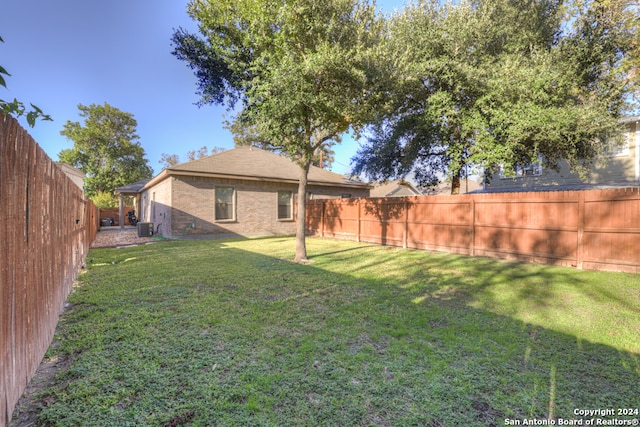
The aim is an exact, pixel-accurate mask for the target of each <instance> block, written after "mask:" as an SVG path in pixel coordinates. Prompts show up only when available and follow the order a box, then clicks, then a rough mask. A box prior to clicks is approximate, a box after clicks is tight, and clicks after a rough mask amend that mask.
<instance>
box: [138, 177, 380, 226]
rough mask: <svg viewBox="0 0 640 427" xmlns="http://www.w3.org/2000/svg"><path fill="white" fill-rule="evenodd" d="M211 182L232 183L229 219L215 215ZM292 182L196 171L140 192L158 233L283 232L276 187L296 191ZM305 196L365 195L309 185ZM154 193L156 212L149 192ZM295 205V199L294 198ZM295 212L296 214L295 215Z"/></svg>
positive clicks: (287, 223) (147, 216)
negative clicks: (202, 174)
mask: <svg viewBox="0 0 640 427" xmlns="http://www.w3.org/2000/svg"><path fill="white" fill-rule="evenodd" d="M216 187H232V188H234V190H235V191H234V205H235V207H234V213H235V217H234V218H233V219H231V220H216V218H215V194H216V190H215V189H216ZM297 187H298V186H297V184H289V183H278V182H265V181H253V180H235V179H222V178H209V177H196V176H172V177H169V178H167V179H165V180H163V181H161V182H160V183H158V184H157V185H155V186H153V187H152V188H150V189H148V190H146V191H145V192H144V193H143V195H142V204H143V205H144V208H143V209H144V211H143V214H144V215H145V217H144V218H145V221H149V222H152V223H154V227H157V225H160V228H159V233H160V234H161V235H162V236H164V237H168V238H179V237H183V236H185V235H212V234H213V235H216V234H217V235H237V236H251V235H287V234H295V232H296V226H295V220H293V219H284V220H283V219H278V192H279V191H290V192H292V194H293V195H294V196H295V195H296V192H297ZM308 192H309V193H310V197H311V198H312V199H314V198H316V199H317V198H339V197H342V196H347V195H348V196H349V197H367V196H368V195H369V190H368V189H357V188H351V187H344V188H341V187H324V186H314V185H310V186H309V188H308ZM153 193H155V211H156V212H155V213H156V217H155V219H154V217H153V213H152V209H153V208H152V205H153V203H151V202H152V197H153V196H152V195H153ZM293 209H295V200H294V201H293ZM294 217H295V216H294Z"/></svg>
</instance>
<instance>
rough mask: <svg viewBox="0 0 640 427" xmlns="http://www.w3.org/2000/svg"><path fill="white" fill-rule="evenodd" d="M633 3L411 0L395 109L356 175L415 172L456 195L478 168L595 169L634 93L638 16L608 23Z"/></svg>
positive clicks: (395, 43)
mask: <svg viewBox="0 0 640 427" xmlns="http://www.w3.org/2000/svg"><path fill="white" fill-rule="evenodd" d="M623 3H625V2H624V1H622V0H608V1H605V2H598V1H590V0H586V1H582V0H577V1H576V2H574V3H573V4H570V5H569V6H571V7H566V6H567V5H565V4H563V3H562V2H560V1H552V0H534V1H533V2H532V1H528V0H462V1H460V2H455V3H449V2H447V3H442V2H439V1H437V0H419V1H417V2H415V3H412V4H411V5H410V6H408V7H407V8H405V10H404V11H403V12H402V13H399V14H397V15H395V16H394V17H393V18H392V20H391V24H390V28H391V29H390V37H389V38H388V43H387V45H386V46H387V49H388V50H389V52H390V53H389V55H390V56H391V57H393V58H395V66H394V69H395V71H396V76H395V77H394V78H392V79H390V81H391V82H392V84H393V87H392V88H391V90H390V93H392V95H393V96H394V98H395V103H394V104H393V106H392V108H391V109H390V110H385V111H383V113H384V114H382V115H381V116H380V118H379V120H378V121H377V123H376V125H375V126H374V127H373V132H372V133H373V136H372V137H371V138H370V139H369V141H368V142H367V143H366V144H365V145H364V146H363V147H361V149H360V150H359V152H358V154H357V155H356V157H355V158H354V163H355V167H354V173H356V174H363V175H366V176H368V177H369V178H370V179H373V180H380V179H395V178H402V177H404V176H406V175H408V174H409V173H411V172H413V173H414V176H415V178H416V179H417V180H418V182H419V183H420V184H422V185H423V186H429V185H433V184H435V183H437V182H438V181H440V180H443V179H450V180H451V182H452V194H457V193H459V189H460V178H461V177H463V176H465V171H466V170H467V168H468V166H476V167H481V168H483V169H485V170H489V171H490V170H492V169H493V168H496V167H497V166H498V165H516V164H526V163H537V162H542V163H543V164H544V165H545V166H548V167H553V168H557V167H558V161H559V160H560V159H564V160H567V161H568V162H569V165H570V166H571V168H572V169H573V170H574V171H577V172H578V173H581V174H585V173H586V171H587V170H589V168H590V164H591V162H592V161H593V159H595V158H597V157H598V156H599V155H600V154H601V153H602V152H603V150H604V148H605V146H604V144H603V141H605V140H606V139H607V138H609V137H610V136H612V135H614V134H615V133H616V131H617V127H618V119H619V117H620V115H621V114H622V112H623V111H624V109H625V99H627V98H628V95H629V94H630V93H633V84H632V79H630V78H629V77H630V76H632V75H633V73H634V72H635V70H637V62H634V58H633V55H632V54H633V49H634V47H633V45H632V43H629V41H630V40H637V22H638V21H637V19H636V20H635V21H633V19H632V18H631V17H630V16H629V15H628V14H626V13H627V12H628V11H629V10H628V9H624V7H622V6H620V7H619V8H618V9H620V8H622V9H624V10H626V11H627V12H625V13H622V12H619V11H618V12H619V13H618V12H616V13H618V15H615V14H614V15H613V16H625V17H626V18H628V19H626V21H624V20H623V21H622V22H627V24H623V23H620V21H618V20H617V19H610V18H611V13H614V12H613V10H614V9H615V10H618V9H616V7H617V6H615V7H614V6H613V5H616V4H618V5H622V4H623ZM626 3H629V2H626ZM636 11H637V7H636ZM632 16H636V17H637V15H632ZM632 21H633V22H635V24H633V22H632ZM632 24H633V25H632ZM634 25H635V26H634ZM630 35H633V37H630ZM635 49H636V54H637V46H636V47H635ZM636 59H637V58H636ZM634 64H636V65H634ZM634 67H635V68H634ZM472 169H473V168H472Z"/></svg>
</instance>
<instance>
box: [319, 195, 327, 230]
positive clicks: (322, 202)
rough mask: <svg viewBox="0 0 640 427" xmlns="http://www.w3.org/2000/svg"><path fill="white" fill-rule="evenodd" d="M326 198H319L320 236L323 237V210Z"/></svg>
mask: <svg viewBox="0 0 640 427" xmlns="http://www.w3.org/2000/svg"><path fill="white" fill-rule="evenodd" d="M325 202H326V200H321V201H320V203H321V205H320V237H324V211H325V208H326V204H325Z"/></svg>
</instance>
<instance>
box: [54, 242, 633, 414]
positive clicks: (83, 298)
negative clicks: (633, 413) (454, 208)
mask: <svg viewBox="0 0 640 427" xmlns="http://www.w3.org/2000/svg"><path fill="white" fill-rule="evenodd" d="M292 243H293V240H292V239H271V240H260V241H257V240H229V241H210V242H170V243H167V244H164V245H162V246H157V247H153V246H152V247H137V248H128V249H119V250H100V251H93V252H92V254H91V256H92V257H93V265H89V272H88V273H87V274H86V275H85V276H84V277H83V283H84V286H83V287H82V288H80V289H78V291H77V292H76V293H75V294H74V295H73V296H72V303H73V304H76V305H75V308H74V309H73V310H71V311H70V312H69V313H68V314H67V315H66V316H65V318H64V321H63V322H62V323H61V330H60V332H59V336H60V338H61V341H60V343H59V345H58V351H61V352H66V353H67V354H74V355H75V356H74V360H73V362H72V364H71V366H70V368H69V371H68V372H67V373H66V374H65V375H63V376H62V377H61V379H60V382H59V385H58V386H57V387H56V388H54V389H52V390H49V391H48V392H46V393H45V394H46V395H47V399H48V402H49V403H50V405H49V406H48V407H47V408H45V409H44V410H43V412H42V416H41V419H42V420H43V421H44V422H49V423H51V424H52V425H73V424H78V423H82V424H84V425H116V424H127V423H132V424H136V425H163V424H166V423H169V422H171V420H176V419H181V418H180V417H181V416H183V415H184V414H189V417H188V418H189V420H188V423H189V425H211V424H217V425H238V424H245V425H246V424H251V425H285V424H287V425H383V426H386V425H427V426H441V425H445V426H449V425H451V426H454V425H465V426H486V425H505V419H506V418H509V419H519V420H522V419H524V418H527V419H532V418H536V419H545V418H548V417H551V418H554V417H561V418H564V419H571V418H576V417H575V416H574V415H573V411H574V410H575V409H578V408H587V409H597V408H618V407H620V408H622V407H629V408H636V407H638V405H639V404H640V390H639V389H638V384H639V383H640V361H639V357H638V353H635V352H632V351H622V350H619V349H616V348H613V347H612V346H608V345H602V344H595V343H591V342H589V341H587V340H584V339H581V340H578V339H577V338H576V336H574V335H572V334H567V333H562V332H559V331H556V330H551V329H549V328H545V327H542V326H540V325H537V324H535V323H531V322H527V321H522V320H519V319H518V318H517V316H516V315H517V314H518V312H519V311H520V310H522V309H523V307H525V308H527V309H530V310H531V311H532V312H533V311H534V310H540V311H541V312H542V313H543V315H548V313H549V312H550V311H551V308H552V307H553V310H556V309H557V301H556V299H557V298H558V295H557V293H556V291H555V290H554V289H553V288H554V286H553V285H554V284H557V283H562V284H564V283H567V284H568V285H567V286H569V287H575V288H576V289H579V288H580V286H581V285H582V286H586V285H587V284H586V283H580V281H581V279H580V275H579V274H578V275H576V274H575V271H573V270H568V269H560V268H549V267H544V266H533V267H532V266H527V265H522V264H517V263H506V262H499V261H495V260H488V259H487V260H485V259H473V260H472V259H470V258H464V257H456V256H450V255H439V254H432V253H427V252H422V251H403V250H398V249H390V248H384V247H375V246H363V245H356V244H352V243H348V242H335V241H322V240H311V241H310V242H309V243H310V245H309V246H310V253H312V254H316V255H315V256H314V257H313V260H314V263H313V264H311V265H298V264H294V263H291V262H289V261H287V259H290V258H291V257H292V253H291V252H290V250H291V249H292V247H293V245H292ZM336 248H337V249H336ZM265 254H269V255H265ZM125 260H128V261H127V262H125ZM510 284H513V285H514V286H515V285H516V284H517V285H518V290H517V291H515V292H512V293H511V294H508V297H507V298H506V299H504V300H503V299H501V298H502V296H503V293H506V292H507V290H506V289H507V288H506V287H508V286H509V285H510ZM523 284H524V285H523ZM587 294H589V292H587ZM591 296H594V297H597V298H606V295H601V294H599V293H598V292H595V293H594V294H593V295H591ZM518 299H521V300H523V301H526V304H523V305H522V306H517V304H515V306H513V307H509V306H508V304H509V303H511V302H513V301H517V300H518ZM613 302H614V303H615V302H616V301H615V298H614V299H613ZM563 303H567V304H569V303H570V302H567V301H564V302H563ZM505 306H506V307H507V308H505ZM91 307H93V308H91ZM96 307H99V308H100V309H99V310H95V308H96ZM548 307H549V310H545V309H546V308H548ZM90 308H91V309H90ZM501 310H506V311H505V313H501V312H500V311H501ZM569 320H571V319H569ZM554 329H555V328H554Z"/></svg>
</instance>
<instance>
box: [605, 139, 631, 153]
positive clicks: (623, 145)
mask: <svg viewBox="0 0 640 427" xmlns="http://www.w3.org/2000/svg"><path fill="white" fill-rule="evenodd" d="M629 136H630V135H629V133H627V134H626V135H625V136H623V137H622V141H620V142H618V143H616V142H615V141H609V144H607V154H609V157H626V156H628V155H629V140H630V138H629Z"/></svg>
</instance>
